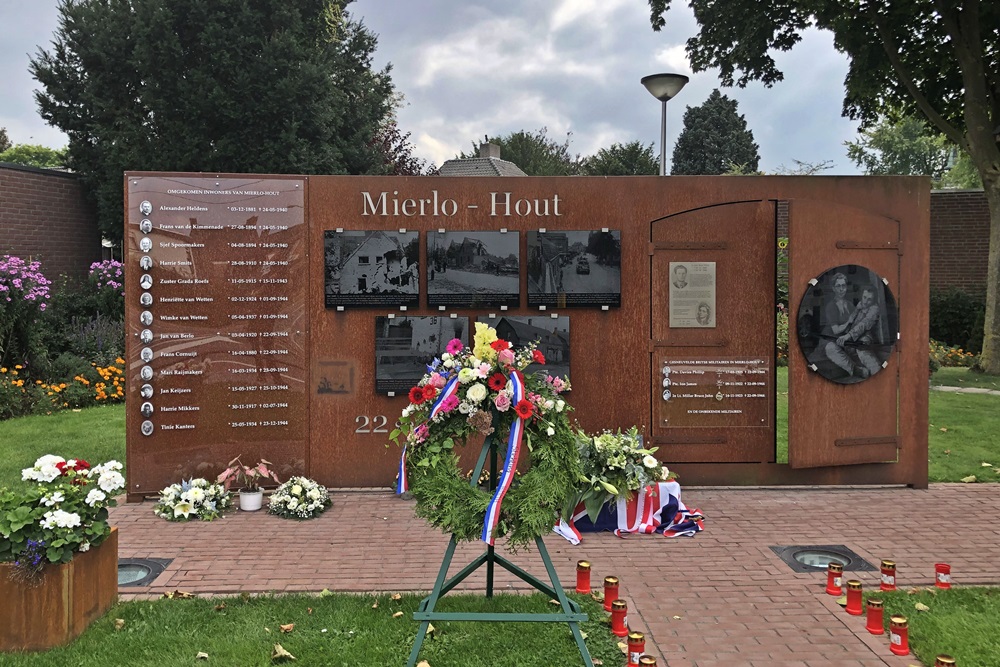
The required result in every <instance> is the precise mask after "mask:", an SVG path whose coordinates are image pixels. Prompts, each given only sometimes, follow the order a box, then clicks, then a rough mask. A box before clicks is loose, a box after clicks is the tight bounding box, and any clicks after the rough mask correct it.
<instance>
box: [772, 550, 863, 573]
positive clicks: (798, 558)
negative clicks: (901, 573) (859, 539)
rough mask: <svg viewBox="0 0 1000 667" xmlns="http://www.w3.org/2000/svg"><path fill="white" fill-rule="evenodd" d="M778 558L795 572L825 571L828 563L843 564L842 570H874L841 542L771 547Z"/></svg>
mask: <svg viewBox="0 0 1000 667" xmlns="http://www.w3.org/2000/svg"><path fill="white" fill-rule="evenodd" d="M771 551H773V552H774V553H776V554H777V555H778V558H780V559H781V560H783V561H785V563H787V564H788V567H790V568H792V570H794V571H795V572H825V571H826V568H827V566H828V565H829V564H830V563H839V564H841V565H843V566H844V572H874V571H875V567H874V566H873V565H872V564H871V563H869V562H868V561H866V560H865V559H864V558H862V557H861V556H859V555H858V554H856V553H854V552H853V551H851V550H850V549H848V548H847V547H845V546H844V545H843V544H810V545H792V546H787V547H771Z"/></svg>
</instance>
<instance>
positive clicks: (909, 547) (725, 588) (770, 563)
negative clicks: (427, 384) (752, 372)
mask: <svg viewBox="0 0 1000 667" xmlns="http://www.w3.org/2000/svg"><path fill="white" fill-rule="evenodd" d="M333 500H334V505H333V507H332V508H331V509H330V510H329V511H328V512H327V513H326V514H324V515H323V516H322V517H320V518H319V519H316V520H313V521H306V522H295V521H286V520H282V519H279V518H277V517H272V516H269V515H267V514H264V513H250V514H248V513H236V514H233V515H230V516H228V517H226V518H225V519H223V520H221V521H214V522H211V523H201V522H191V523H169V522H166V521H163V520H161V519H158V518H157V517H155V516H154V515H153V512H152V503H151V502H146V503H141V504H130V505H122V506H120V507H118V508H115V509H113V510H112V515H111V520H112V523H114V524H115V525H117V526H118V527H119V530H120V547H119V548H120V551H119V555H120V557H122V558H141V557H149V558H172V559H173V562H172V563H171V564H170V566H169V567H168V568H167V569H166V570H165V571H164V573H163V574H162V575H160V576H159V577H158V578H157V579H156V581H154V582H153V585H152V586H149V587H148V588H143V589H135V588H121V589H120V592H121V594H122V597H123V598H125V599H127V598H132V597H148V596H154V597H155V596H159V595H161V594H162V593H164V592H167V591H173V590H177V589H180V590H185V591H190V592H194V593H200V594H235V593H238V592H242V591H247V592H268V591H279V592H281V591H320V590H322V589H324V588H329V589H331V590H337V591H353V592H370V591H426V590H429V589H430V588H431V586H432V585H433V583H434V578H435V576H436V574H437V569H438V566H439V564H440V562H441V558H442V556H443V554H444V550H445V547H446V546H447V539H446V537H445V536H444V535H442V534H441V533H439V532H437V531H436V530H434V529H432V528H430V527H428V526H427V525H426V524H424V523H423V522H422V521H421V520H419V519H416V518H415V517H414V515H413V501H405V500H401V499H399V498H396V497H394V496H392V495H391V494H389V493H388V492H385V491H368V492H359V491H344V492H335V493H334V494H333ZM684 501H685V502H686V503H687V504H688V505H689V506H691V507H697V508H699V509H701V510H702V511H703V512H704V513H705V515H706V517H707V520H706V530H705V532H703V533H701V534H699V535H698V536H697V537H695V538H692V539H672V540H671V539H666V538H662V537H659V536H632V537H629V538H627V539H619V538H617V537H615V536H613V535H612V534H610V533H605V534H591V535H585V536H584V541H583V543H582V544H580V545H579V546H572V545H571V544H569V543H568V542H566V541H564V540H563V539H562V538H560V537H558V536H556V535H552V536H550V537H548V538H546V540H545V543H546V545H547V547H548V549H549V552H550V554H551V555H552V559H553V562H554V563H555V565H556V568H557V570H558V573H559V577H560V579H561V581H562V583H563V585H565V586H572V585H573V584H574V582H575V564H576V561H578V560H581V559H586V560H589V561H590V562H591V563H592V564H593V581H594V583H595V584H597V583H598V582H600V581H601V580H602V579H603V578H604V577H605V576H607V575H615V576H618V577H619V578H620V579H621V597H622V598H624V599H625V600H626V601H627V602H628V604H629V621H630V624H631V625H632V627H633V628H636V629H639V630H642V631H644V632H646V633H647V650H650V651H651V652H653V653H654V654H655V655H657V657H658V660H659V664H660V665H667V666H668V667H723V666H725V667H765V666H766V667H829V666H832V665H836V666H837V667H908V666H909V665H917V664H919V663H918V661H917V660H916V659H915V658H913V657H912V656H911V657H909V658H900V657H897V656H894V655H892V654H891V653H890V652H889V646H888V640H887V639H886V638H885V637H884V636H883V637H879V638H874V639H873V638H872V636H871V635H869V634H868V633H867V632H866V631H865V629H864V625H865V622H864V617H863V616H862V617H854V616H848V615H847V614H846V613H844V612H843V610H842V609H840V608H839V607H838V606H837V605H836V604H835V600H834V598H833V597H831V596H828V595H826V594H825V593H824V587H825V583H826V575H825V573H824V572H816V573H795V572H793V571H792V570H791V569H790V568H789V567H788V566H787V565H785V564H784V563H782V562H781V561H780V560H779V559H778V557H777V556H776V555H775V554H774V552H773V551H772V550H771V548H770V547H771V546H785V545H814V544H843V545H846V546H847V547H849V548H850V549H853V550H854V551H855V552H856V553H858V554H859V555H861V556H862V557H863V558H865V559H866V560H867V561H868V562H870V563H872V564H873V565H875V566H876V567H877V566H878V563H879V560H880V559H882V558H891V559H892V560H895V561H896V563H897V568H898V569H897V573H898V581H899V585H900V586H903V587H910V586H929V585H933V581H934V563H935V562H947V563H950V564H951V567H952V576H953V579H954V581H955V582H956V585H963V584H993V585H996V584H1000V487H998V486H996V485H986V484H933V485H931V487H930V488H929V489H927V490H913V489H907V488H863V487H856V488H838V489H828V488H807V489H801V488H796V489H747V490H744V489H734V488H724V489H720V488H697V487H691V488H689V489H686V490H685V491H684ZM957 515H960V516H961V521H960V522H956V521H953V520H951V519H950V518H949V517H951V516H957ZM481 550H482V549H481V548H480V547H479V546H478V544H468V545H462V546H461V547H460V548H459V550H458V552H457V555H456V557H455V561H454V565H453V570H457V569H458V567H460V566H461V564H464V563H466V562H468V561H470V560H472V558H474V557H475V556H477V555H478V554H479V553H480V552H481ZM513 559H514V560H515V562H517V563H518V564H520V565H522V567H525V568H526V569H527V570H528V571H529V572H532V573H535V574H539V575H544V570H543V569H542V566H541V561H540V560H539V559H538V557H537V555H536V553H535V552H534V551H532V552H529V553H522V554H518V555H516V556H514V557H513ZM483 572H484V570H483V569H481V570H480V571H479V572H477V573H476V574H475V575H473V577H471V578H470V580H469V581H468V583H467V584H463V586H462V587H463V588H466V589H477V588H478V590H482V589H483V586H484V577H485V574H484V573H483ZM849 574H850V576H851V577H856V578H858V579H860V580H861V581H862V582H863V584H864V586H865V588H866V589H870V588H872V587H876V586H877V585H878V572H877V571H875V572H860V573H849ZM497 588H498V589H500V590H503V589H511V590H524V589H525V588H526V585H525V584H523V583H522V582H521V581H520V580H518V579H515V578H513V577H511V576H510V575H507V574H506V572H504V571H502V570H500V571H499V574H498V579H497ZM415 630H416V626H415V625H414V631H415Z"/></svg>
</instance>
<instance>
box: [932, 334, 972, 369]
mask: <svg viewBox="0 0 1000 667" xmlns="http://www.w3.org/2000/svg"><path fill="white" fill-rule="evenodd" d="M931 359H933V360H934V361H936V362H937V363H938V365H939V366H944V367H946V368H954V367H964V368H969V367H971V366H974V365H975V363H976V355H975V354H973V353H972V352H967V351H966V350H963V349H962V348H960V347H958V346H957V345H945V344H944V343H940V342H938V341H936V340H934V339H933V338H932V339H931ZM935 370H936V369H935Z"/></svg>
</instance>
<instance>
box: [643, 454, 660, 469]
mask: <svg viewBox="0 0 1000 667" xmlns="http://www.w3.org/2000/svg"><path fill="white" fill-rule="evenodd" d="M642 465H644V466H646V467H647V468H655V467H656V466H658V465H660V462H659V461H657V460H656V457H655V456H653V455H652V454H646V455H645V456H643V457H642Z"/></svg>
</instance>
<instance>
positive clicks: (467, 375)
mask: <svg viewBox="0 0 1000 667" xmlns="http://www.w3.org/2000/svg"><path fill="white" fill-rule="evenodd" d="M475 379H476V371H474V370H472V369H471V368H463V369H462V370H460V371H458V381H459V382H460V383H462V384H469V383H470V382H472V381H473V380H475Z"/></svg>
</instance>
